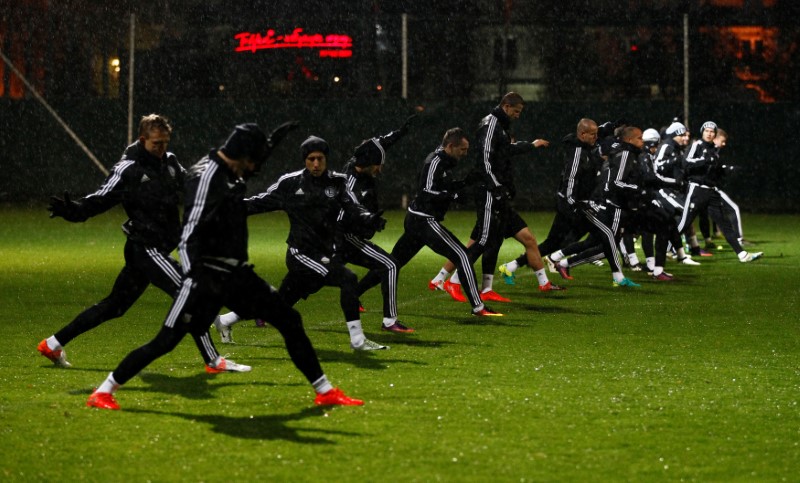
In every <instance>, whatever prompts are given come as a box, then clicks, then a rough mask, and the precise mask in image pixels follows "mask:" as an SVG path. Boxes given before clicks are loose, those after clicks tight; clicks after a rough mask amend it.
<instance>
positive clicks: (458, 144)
mask: <svg viewBox="0 0 800 483" xmlns="http://www.w3.org/2000/svg"><path fill="white" fill-rule="evenodd" d="M442 148H444V152H445V153H447V155H448V156H450V157H451V158H453V159H455V160H457V161H458V160H461V159H462V158H464V156H466V155H467V152H468V151H469V139H467V134H466V133H465V132H464V130H463V129H461V128H460V127H454V128H450V129H448V130H447V132H445V133H444V137H443V138H442Z"/></svg>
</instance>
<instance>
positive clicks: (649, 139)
mask: <svg viewBox="0 0 800 483" xmlns="http://www.w3.org/2000/svg"><path fill="white" fill-rule="evenodd" d="M642 140H643V141H644V146H645V148H646V149H648V150H650V152H651V153H653V152H655V151H654V150H655V149H656V147H657V146H658V143H660V142H661V135H660V134H658V131H656V130H655V129H653V128H650V129H645V130H644V132H643V133H642Z"/></svg>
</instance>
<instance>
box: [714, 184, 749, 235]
mask: <svg viewBox="0 0 800 483" xmlns="http://www.w3.org/2000/svg"><path fill="white" fill-rule="evenodd" d="M717 192H718V193H719V195H720V197H722V200H723V201H724V202H725V203H727V204H728V205H729V206H730V207H731V209H732V210H733V212H734V213H736V229H737V230H739V236H738V237H737V238H739V240H741V239H742V237H743V236H744V235H742V233H744V232H743V231H742V215H741V213H739V205H737V204H736V203H734V202H733V200H732V199H731V198H730V197H729V196H728V194H727V193H725V192H724V191H722V190H717ZM723 216H724V213H723Z"/></svg>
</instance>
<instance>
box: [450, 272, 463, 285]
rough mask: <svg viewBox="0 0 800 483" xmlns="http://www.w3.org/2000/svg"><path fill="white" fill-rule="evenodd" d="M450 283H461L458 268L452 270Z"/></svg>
mask: <svg viewBox="0 0 800 483" xmlns="http://www.w3.org/2000/svg"><path fill="white" fill-rule="evenodd" d="M450 283H455V284H459V285H460V284H461V280H459V278H458V270H456V271H455V272H453V276H452V277H450Z"/></svg>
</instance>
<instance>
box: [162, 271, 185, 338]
mask: <svg viewBox="0 0 800 483" xmlns="http://www.w3.org/2000/svg"><path fill="white" fill-rule="evenodd" d="M191 291H192V278H191V277H186V279H185V280H184V281H183V285H181V290H180V291H179V292H178V296H177V297H175V302H173V304H172V308H171V309H170V310H169V313H168V314H167V320H165V321H164V325H165V326H167V327H175V322H176V321H177V319H178V315H179V314H180V313H181V312H182V311H183V306H184V305H185V304H186V299H188V298H189V294H190V293H191Z"/></svg>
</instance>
